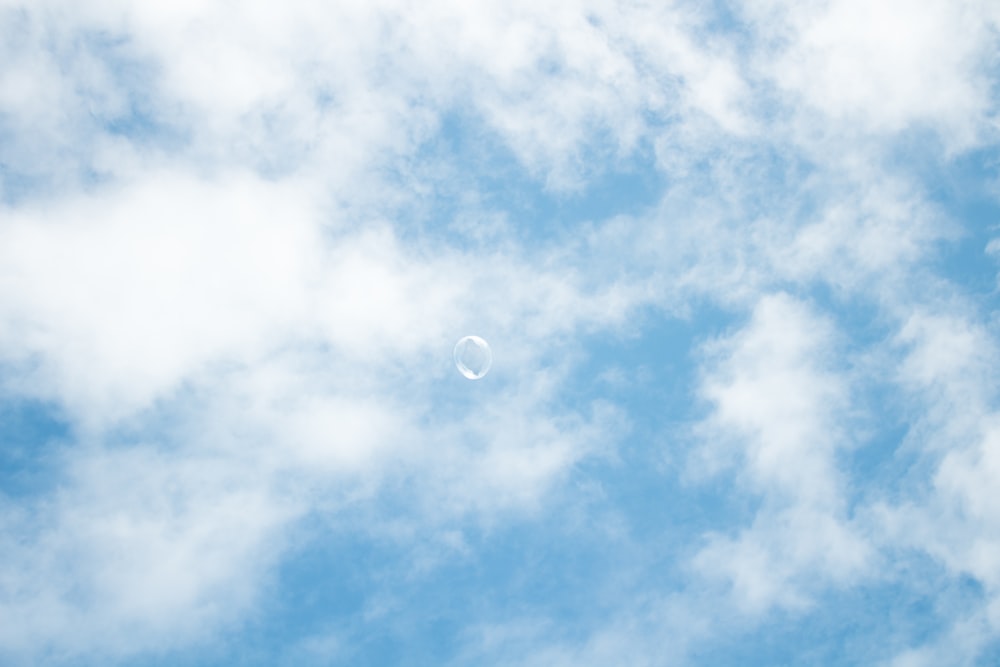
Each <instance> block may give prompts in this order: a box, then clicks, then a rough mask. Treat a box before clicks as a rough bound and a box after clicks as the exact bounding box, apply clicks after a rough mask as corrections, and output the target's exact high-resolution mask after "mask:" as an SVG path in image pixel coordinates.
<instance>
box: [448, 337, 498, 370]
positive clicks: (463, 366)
mask: <svg viewBox="0 0 1000 667" xmlns="http://www.w3.org/2000/svg"><path fill="white" fill-rule="evenodd" d="M492 364H493V353H492V352H490V346H489V343H487V342H486V341H485V340H483V339H482V338H480V337H479V336H466V337H465V338H463V339H462V340H460V341H458V342H457V343H455V366H457V367H458V372H459V373H461V374H462V375H464V376H465V377H467V378H469V379H470V380H478V379H479V378H481V377H483V376H484V375H486V374H487V373H489V371H490V366H491V365H492Z"/></svg>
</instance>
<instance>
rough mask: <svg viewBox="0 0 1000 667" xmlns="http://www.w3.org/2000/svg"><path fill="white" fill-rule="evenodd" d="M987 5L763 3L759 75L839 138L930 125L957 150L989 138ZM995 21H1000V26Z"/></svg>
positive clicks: (758, 13)
mask: <svg viewBox="0 0 1000 667" xmlns="http://www.w3.org/2000/svg"><path fill="white" fill-rule="evenodd" d="M984 14H986V15H987V16H988V14H987V10H985V6H984V5H983V4H982V3H978V2H975V1H973V2H946V1H944V0H927V1H924V2H919V3H912V2H881V3H877V4H872V3H865V2H859V1H857V0H836V1H834V2H807V3H787V2H783V1H775V2H765V3H756V4H754V5H751V6H750V7H749V8H748V11H747V15H748V16H749V18H750V20H751V21H753V25H754V29H755V31H757V33H758V34H759V35H760V37H761V39H762V40H763V42H764V43H765V44H770V45H771V48H770V49H769V50H767V51H764V52H763V53H764V57H760V58H759V62H758V63H757V68H758V69H759V71H761V72H762V73H763V74H764V75H765V76H767V77H768V78H770V79H771V80H773V81H774V82H775V84H776V85H777V86H778V88H779V89H780V90H783V91H785V92H786V93H787V94H789V95H790V96H791V97H792V99H793V100H795V101H801V102H804V103H805V104H806V105H808V106H809V107H810V109H812V110H814V111H816V112H817V113H819V114H821V115H822V116H823V117H825V118H827V119H829V121H830V122H832V123H834V124H835V125H836V126H837V129H838V130H841V131H843V130H844V129H845V128H860V129H863V130H866V131H869V132H875V133H894V132H899V131H901V130H905V129H908V128H911V127H919V126H928V127H930V128H932V129H934V130H935V131H938V132H940V133H941V136H942V137H943V138H944V140H945V141H946V142H947V143H948V144H949V145H950V146H952V147H961V146H963V145H968V144H969V143H972V142H975V141H977V140H978V139H979V136H980V134H981V133H982V132H984V131H985V130H986V124H987V122H988V120H989V118H988V113H989V109H990V105H991V104H992V100H991V99H990V97H989V95H990V86H989V83H988V80H989V79H988V77H989V69H988V68H989V67H990V66H991V62H990V51H991V46H990V45H991V44H992V42H993V39H994V35H993V33H992V31H993V30H995V25H991V20H990V19H989V18H987V16H984ZM994 20H995V17H994Z"/></svg>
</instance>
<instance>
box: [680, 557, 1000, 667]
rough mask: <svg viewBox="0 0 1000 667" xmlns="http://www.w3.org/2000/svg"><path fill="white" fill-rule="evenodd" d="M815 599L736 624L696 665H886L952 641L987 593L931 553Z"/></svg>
mask: <svg viewBox="0 0 1000 667" xmlns="http://www.w3.org/2000/svg"><path fill="white" fill-rule="evenodd" d="M897 567H898V562H897ZM813 602H814V605H813V606H812V607H811V608H809V609H806V610H801V611H774V612H770V613H769V614H768V615H767V616H766V617H765V619H764V620H763V621H762V622H761V623H759V624H753V625H751V626H750V627H747V628H745V629H742V630H741V629H740V628H739V626H738V625H736V624H734V627H733V628H732V631H731V632H729V633H728V634H723V635H720V636H718V637H715V638H713V641H711V642H707V643H705V644H703V645H700V646H699V648H698V649H697V651H696V653H695V655H694V658H695V660H694V662H695V664H706V665H719V666H720V667H725V666H726V665H734V666H735V665H873V664H881V663H882V662H884V661H888V660H890V659H891V658H892V657H894V656H895V655H897V654H898V653H900V652H902V651H904V650H906V649H909V648H915V647H918V646H923V645H926V644H932V643H933V642H934V641H935V640H937V639H942V638H945V637H946V635H947V632H948V630H949V628H950V623H951V622H953V621H954V619H955V618H956V617H961V616H962V615H964V614H966V613H969V612H971V611H972V610H975V609H977V608H980V607H981V605H982V604H983V602H984V595H983V590H982V588H981V586H979V584H977V583H976V582H975V581H974V580H971V579H969V578H965V577H960V578H950V577H947V576H945V575H943V573H942V572H941V570H940V568H939V566H938V565H937V564H936V563H934V562H933V561H931V560H930V559H929V558H926V557H924V558H920V557H914V558H913V559H912V560H910V561H909V562H908V563H907V566H906V571H905V572H897V573H895V574H888V575H887V576H885V577H884V578H880V579H879V580H876V581H873V582H868V583H866V584H864V585H860V586H851V587H843V588H839V589H834V590H830V591H827V592H825V593H823V594H820V595H819V596H818V597H816V598H815V599H814V600H813ZM982 664H986V663H982Z"/></svg>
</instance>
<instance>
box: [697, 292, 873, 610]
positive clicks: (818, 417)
mask: <svg viewBox="0 0 1000 667" xmlns="http://www.w3.org/2000/svg"><path fill="white" fill-rule="evenodd" d="M835 345H836V338H835V334H834V331H833V329H832V328H831V325H830V323H829V322H828V321H826V320H824V319H823V318H821V317H818V316H816V315H814V314H813V313H812V312H810V309H809V308H808V307H807V306H806V305H805V304H802V303H800V302H798V301H796V300H794V299H793V298H791V297H789V296H787V295H784V294H778V295H773V296H767V297H764V298H763V299H761V301H760V302H759V303H758V304H757V306H756V307H755V309H754V313H753V317H752V319H751V321H750V322H749V323H748V324H747V325H746V327H745V328H744V329H742V330H740V331H739V332H737V333H735V334H733V335H732V336H730V337H727V338H725V339H722V340H720V341H717V342H715V343H713V344H712V346H710V347H709V350H710V352H709V359H710V360H711V365H710V366H709V369H708V370H707V371H706V373H705V378H704V380H703V383H702V389H701V392H702V394H703V396H704V397H705V399H707V401H709V402H710V404H711V405H712V411H711V413H710V414H709V416H708V417H707V418H706V420H705V421H703V422H702V423H701V424H699V426H698V432H699V439H700V440H702V442H703V444H702V445H701V446H700V448H699V449H698V450H697V451H696V452H695V453H694V455H693V457H692V465H693V466H694V467H693V470H694V471H695V474H698V475H702V474H706V473H707V474H712V473H718V472H720V471H722V470H728V469H734V476H735V478H736V480H737V481H738V482H739V483H741V484H742V485H744V486H745V488H746V490H747V491H749V492H751V493H753V494H754V495H755V496H757V497H758V498H759V499H760V505H759V509H758V510H757V511H756V517H755V519H754V521H753V524H752V526H750V527H749V528H747V529H745V530H743V531H741V532H740V534H739V535H738V536H735V537H727V536H723V535H718V534H709V535H707V536H706V537H707V544H706V545H705V547H704V548H703V549H702V550H701V551H700V552H699V553H698V554H697V555H696V556H695V558H694V561H693V566H694V568H695V569H696V570H697V571H698V572H700V573H702V574H704V575H706V576H708V577H710V578H716V577H718V578H721V579H723V580H725V581H728V582H729V583H731V585H732V590H733V594H734V596H735V599H736V602H737V603H738V604H740V605H741V606H743V607H745V608H747V609H748V610H750V611H755V612H756V611H766V610H768V609H769V608H771V607H772V606H790V607H800V606H803V605H805V604H807V602H808V596H809V592H808V589H809V588H810V587H814V586H816V585H817V584H819V585H822V583H824V582H830V583H840V582H844V583H846V582H850V581H853V580H855V579H856V578H857V577H859V576H861V575H863V574H864V573H865V571H866V570H867V568H868V567H869V565H870V558H871V549H870V547H869V545H868V544H867V541H866V539H865V537H864V536H863V535H861V534H859V533H858V532H857V530H856V529H855V528H854V527H852V526H851V523H850V521H849V517H848V516H847V514H846V506H845V498H844V488H843V487H844V483H845V482H844V479H843V475H842V473H841V472H840V471H839V469H838V466H837V452H838V450H842V449H844V448H849V447H851V444H852V443H851V440H850V438H851V433H850V431H849V430H848V429H847V428H845V426H846V424H845V422H846V420H845V417H847V415H848V414H849V408H850V395H849V393H848V392H849V386H848V384H847V381H846V379H845V377H844V376H843V375H842V372H841V371H838V369H837V368H836V367H834V365H833V360H834V359H835V349H836V348H835ZM817 573H822V576H821V578H820V579H818V580H817Z"/></svg>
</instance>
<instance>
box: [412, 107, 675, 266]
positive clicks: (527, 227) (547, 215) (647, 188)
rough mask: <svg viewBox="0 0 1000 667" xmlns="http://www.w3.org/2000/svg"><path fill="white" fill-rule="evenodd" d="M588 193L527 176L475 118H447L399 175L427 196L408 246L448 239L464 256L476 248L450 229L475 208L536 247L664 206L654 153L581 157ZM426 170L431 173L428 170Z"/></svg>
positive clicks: (591, 150)
mask: <svg viewBox="0 0 1000 667" xmlns="http://www.w3.org/2000/svg"><path fill="white" fill-rule="evenodd" d="M579 161H580V163H581V164H582V167H581V172H582V174H583V177H584V179H585V183H586V186H585V187H582V188H579V189H576V190H570V191H553V190H551V189H549V188H547V187H546V185H545V182H544V176H543V175H541V174H539V173H535V172H533V171H532V170H531V169H529V168H527V167H526V166H525V165H524V163H523V162H522V161H521V160H520V159H519V158H518V156H517V155H516V154H515V153H514V152H513V151H512V150H511V149H510V147H509V146H508V145H507V144H506V143H505V142H504V140H503V138H502V137H500V136H498V135H497V134H496V133H495V132H494V131H493V130H491V129H490V128H488V127H487V126H486V125H485V124H484V123H483V122H482V120H481V119H479V118H478V117H476V116H475V115H474V114H471V113H463V112H461V111H457V110H456V111H452V112H450V113H447V114H444V115H443V116H442V118H441V120H440V125H439V129H438V131H437V133H436V134H435V135H434V136H433V137H432V138H431V140H429V141H427V142H426V143H425V144H424V145H423V146H422V147H421V149H420V150H419V151H418V152H417V154H416V155H415V156H414V158H412V160H411V161H409V162H408V163H407V165H406V166H405V167H403V168H398V169H396V170H395V175H396V177H397V178H398V179H399V180H400V182H401V185H403V186H404V187H405V186H407V184H408V183H409V184H410V185H411V187H412V185H416V186H417V187H418V188H420V189H422V190H425V191H426V192H428V193H429V194H428V197H427V199H426V201H425V204H424V205H423V206H421V207H420V208H418V209H415V210H411V211H410V212H409V213H408V214H406V215H405V216H404V222H405V224H404V225H403V226H402V228H401V230H400V231H401V233H402V234H403V236H404V238H407V237H411V236H417V237H420V236H427V235H429V236H431V237H432V238H441V237H444V238H445V239H446V240H447V241H448V242H449V243H451V244H453V245H455V246H456V247H459V248H468V247H469V246H470V244H472V243H473V241H472V240H471V239H470V237H469V236H468V235H464V234H461V233H456V232H455V228H454V227H453V226H452V225H451V223H452V222H453V221H454V220H455V218H456V217H459V216H463V215H465V214H466V213H467V212H468V211H469V210H470V208H471V209H472V210H474V211H475V210H482V211H484V212H499V213H502V214H503V215H505V217H506V219H507V220H508V221H509V222H510V223H511V226H512V228H513V231H514V233H515V238H516V240H517V241H519V242H521V243H523V244H524V245H525V246H528V247H530V246H531V245H533V244H548V243H551V242H552V241H554V240H556V241H558V240H560V239H564V238H566V237H569V236H572V235H573V234H574V233H575V232H576V231H577V229H578V228H579V226H580V225H581V224H582V223H586V222H591V221H599V220H603V219H605V218H608V217H612V216H615V215H623V214H634V213H637V212H639V211H641V210H643V209H645V208H647V207H649V206H651V205H653V204H655V202H656V201H657V200H658V198H659V196H660V194H661V191H662V188H663V185H664V181H663V178H662V176H661V175H660V174H658V173H657V172H656V171H655V169H653V168H652V161H651V156H650V155H649V154H648V151H645V150H642V149H640V150H638V151H637V152H636V154H635V155H633V156H632V157H631V158H630V159H625V160H622V159H614V158H611V157H610V156H609V151H608V150H607V148H606V147H605V146H603V145H602V144H601V143H600V142H595V143H594V144H593V145H591V146H589V147H588V148H587V149H585V150H584V151H583V152H582V153H581V154H580V156H579ZM422 165H430V167H429V168H427V169H423V168H422V167H421V166H422Z"/></svg>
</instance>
